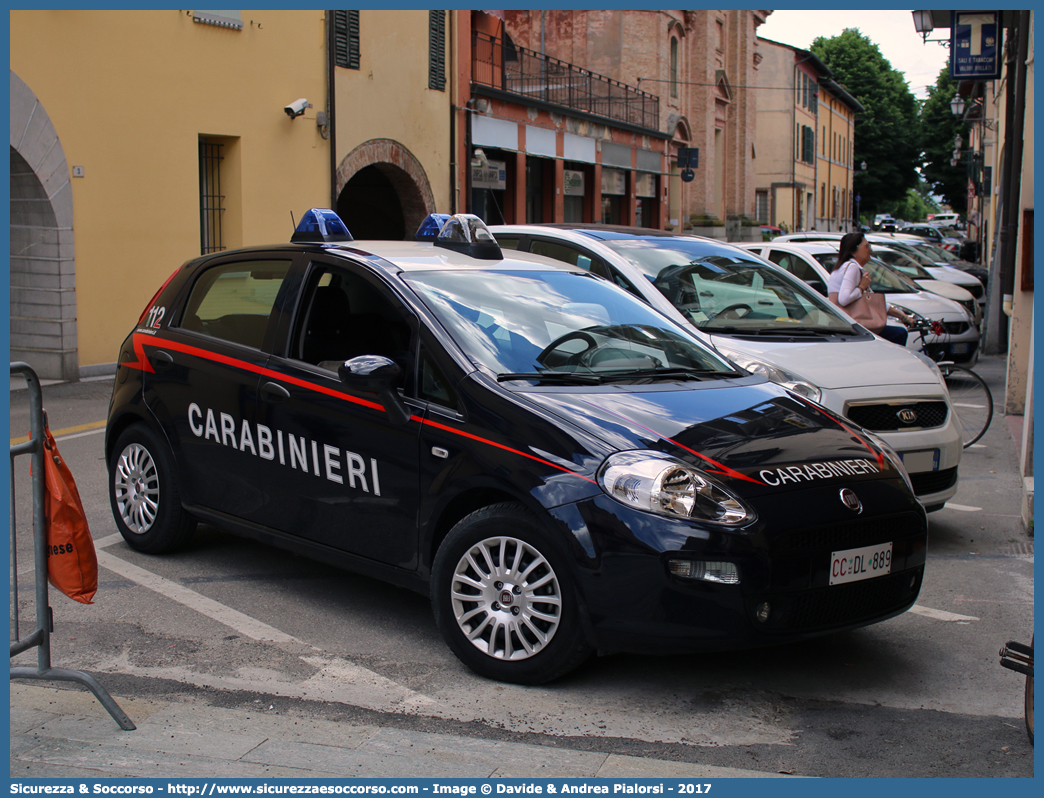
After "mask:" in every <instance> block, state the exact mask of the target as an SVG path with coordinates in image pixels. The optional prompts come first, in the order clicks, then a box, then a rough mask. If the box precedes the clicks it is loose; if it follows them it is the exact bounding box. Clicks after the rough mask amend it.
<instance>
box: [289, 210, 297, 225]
mask: <svg viewBox="0 0 1044 798" xmlns="http://www.w3.org/2000/svg"><path fill="white" fill-rule="evenodd" d="M290 226H291V227H292V228H294V229H295V230H296V229H297V222H295V221H294V212H293V211H290Z"/></svg>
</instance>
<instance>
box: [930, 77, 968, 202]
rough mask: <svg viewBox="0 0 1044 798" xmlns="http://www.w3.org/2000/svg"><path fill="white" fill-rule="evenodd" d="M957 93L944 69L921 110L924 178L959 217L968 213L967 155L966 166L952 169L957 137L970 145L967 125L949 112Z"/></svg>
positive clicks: (962, 164)
mask: <svg viewBox="0 0 1044 798" xmlns="http://www.w3.org/2000/svg"><path fill="white" fill-rule="evenodd" d="M956 93H957V84H956V83H955V82H954V81H953V80H952V79H951V78H950V70H949V68H948V67H943V68H942V69H941V70H939V77H938V78H937V79H936V81H935V86H932V87H930V88H929V89H928V99H927V100H925V101H924V105H922V106H921V158H922V160H921V174H922V175H924V179H925V181H926V182H927V183H928V185H929V186H930V187H931V190H932V192H933V193H935V194H937V195H938V196H940V197H942V198H943V199H944V200H945V201H946V204H947V205H949V206H950V207H951V208H953V210H955V211H957V213H960V214H964V213H965V212H966V211H967V209H968V196H967V193H966V192H967V186H968V166H967V158H968V154H967V151H965V155H964V161H963V162H959V163H958V164H957V165H956V166H951V165H950V161H951V160H952V158H953V149H954V140H955V139H956V138H957V136H958V134H959V135H960V136H961V138H962V139H963V140H964V142H965V144H967V142H968V127H967V125H964V124H962V123H961V122H960V120H959V119H957V117H955V116H954V115H953V112H952V111H951V110H950V100H952V99H953V98H954V95H955V94H956Z"/></svg>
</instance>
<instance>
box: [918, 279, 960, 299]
mask: <svg viewBox="0 0 1044 798" xmlns="http://www.w3.org/2000/svg"><path fill="white" fill-rule="evenodd" d="M972 279H974V278H972ZM914 282H916V283H917V285H918V286H920V287H921V288H923V289H924V290H925V291H928V292H930V293H932V294H938V295H939V296H944V297H946V298H947V299H952V300H954V301H955V302H967V301H968V300H969V299H975V297H974V296H972V294H971V293H970V292H969V291H968V289H966V288H961V287H960V286H959V285H957V284H956V283H952V282H948V281H945V280H915V281H914Z"/></svg>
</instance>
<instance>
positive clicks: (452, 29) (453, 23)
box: [447, 9, 460, 214]
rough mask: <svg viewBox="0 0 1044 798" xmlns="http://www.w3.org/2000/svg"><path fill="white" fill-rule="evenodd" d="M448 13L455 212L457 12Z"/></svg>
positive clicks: (453, 204)
mask: <svg viewBox="0 0 1044 798" xmlns="http://www.w3.org/2000/svg"><path fill="white" fill-rule="evenodd" d="M447 13H448V14H449V37H450V57H449V61H450V74H451V75H452V76H453V77H452V79H451V80H450V106H449V112H450V128H449V140H450V162H449V167H450V213H451V214H455V213H456V212H457V203H458V202H459V201H460V200H459V196H458V195H459V194H460V176H459V175H458V174H457V111H458V110H459V109H458V108H457V96H458V95H457V93H458V90H459V87H458V86H457V80H458V78H459V77H460V69H459V68H458V64H457V12H456V11H454V10H452V9H451V10H450V11H448V12H447Z"/></svg>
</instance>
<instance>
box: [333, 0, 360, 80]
mask: <svg viewBox="0 0 1044 798" xmlns="http://www.w3.org/2000/svg"><path fill="white" fill-rule="evenodd" d="M333 19H334V63H336V64H337V66H339V67H344V68H345V69H358V68H359V12H358V11H334V12H333Z"/></svg>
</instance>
